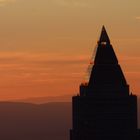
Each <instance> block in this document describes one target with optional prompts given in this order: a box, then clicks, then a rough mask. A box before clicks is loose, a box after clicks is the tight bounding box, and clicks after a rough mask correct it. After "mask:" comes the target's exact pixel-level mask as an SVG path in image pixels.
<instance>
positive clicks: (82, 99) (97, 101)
mask: <svg viewBox="0 0 140 140" xmlns="http://www.w3.org/2000/svg"><path fill="white" fill-rule="evenodd" d="M72 106H73V115H72V117H73V124H72V129H71V130H70V140H103V139H104V140H138V139H140V136H139V129H138V118H137V97H136V96H135V95H133V94H132V93H131V92H130V91H129V85H128V84H127V81H126V79H125V76H124V74H123V72H122V69H121V67H120V65H119V63H118V60H117V57H116V54H115V52H114V50H113V47H112V45H111V43H110V39H109V37H108V35H107V32H106V29H105V27H104V26H103V28H102V31H101V36H100V38H99V41H98V44H97V50H96V55H95V59H94V64H93V66H92V69H91V73H90V78H89V81H88V83H86V84H81V85H80V94H79V95H77V96H74V97H73V99H72Z"/></svg>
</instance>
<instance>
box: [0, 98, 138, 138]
mask: <svg viewBox="0 0 140 140" xmlns="http://www.w3.org/2000/svg"><path fill="white" fill-rule="evenodd" d="M139 101H140V99H139ZM138 109H139V118H140V104H139V108H138ZM139 126H140V122H139ZM70 128H71V103H70V102H62V103H61V102H54V103H46V104H41V105H37V104H30V103H14V102H0V139H1V140H69V129H70Z"/></svg>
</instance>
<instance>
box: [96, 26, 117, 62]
mask: <svg viewBox="0 0 140 140" xmlns="http://www.w3.org/2000/svg"><path fill="white" fill-rule="evenodd" d="M94 63H95V64H103V65H104V64H117V63H118V60H117V57H116V55H115V52H114V50H113V47H112V45H111V44H110V39H109V37H108V34H107V32H106V29H105V27H104V26H103V27H102V31H101V35H100V38H99V41H98V47H97V52H96V55H95V60H94Z"/></svg>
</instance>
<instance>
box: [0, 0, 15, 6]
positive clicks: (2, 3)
mask: <svg viewBox="0 0 140 140" xmlns="http://www.w3.org/2000/svg"><path fill="white" fill-rule="evenodd" d="M15 1H16V0H0V6H5V5H6V4H8V3H13V2H15Z"/></svg>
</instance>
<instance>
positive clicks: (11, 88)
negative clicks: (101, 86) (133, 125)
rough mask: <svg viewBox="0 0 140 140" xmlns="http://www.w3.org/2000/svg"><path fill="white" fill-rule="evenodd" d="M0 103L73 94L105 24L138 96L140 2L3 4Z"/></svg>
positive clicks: (10, 0)
mask: <svg viewBox="0 0 140 140" xmlns="http://www.w3.org/2000/svg"><path fill="white" fill-rule="evenodd" d="M0 17H1V20H0V100H10V99H21V98H30V97H43V96H61V95H74V94H76V93H78V90H79V89H78V88H79V84H80V83H81V82H82V81H83V80H84V75H85V71H86V69H87V66H88V64H89V60H90V57H91V55H92V52H93V50H94V47H95V46H96V43H97V40H98V38H99V35H100V31H101V27H102V25H103V24H104V25H105V26H106V29H107V31H108V34H109V36H110V38H111V42H112V45H113V47H114V49H115V52H116V54H117V56H118V59H119V62H120V64H121V66H122V68H123V70H124V73H125V75H126V78H127V81H128V83H129V84H130V85H131V91H132V92H133V93H135V94H139V95H140V0H105V1H103V0H0Z"/></svg>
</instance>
